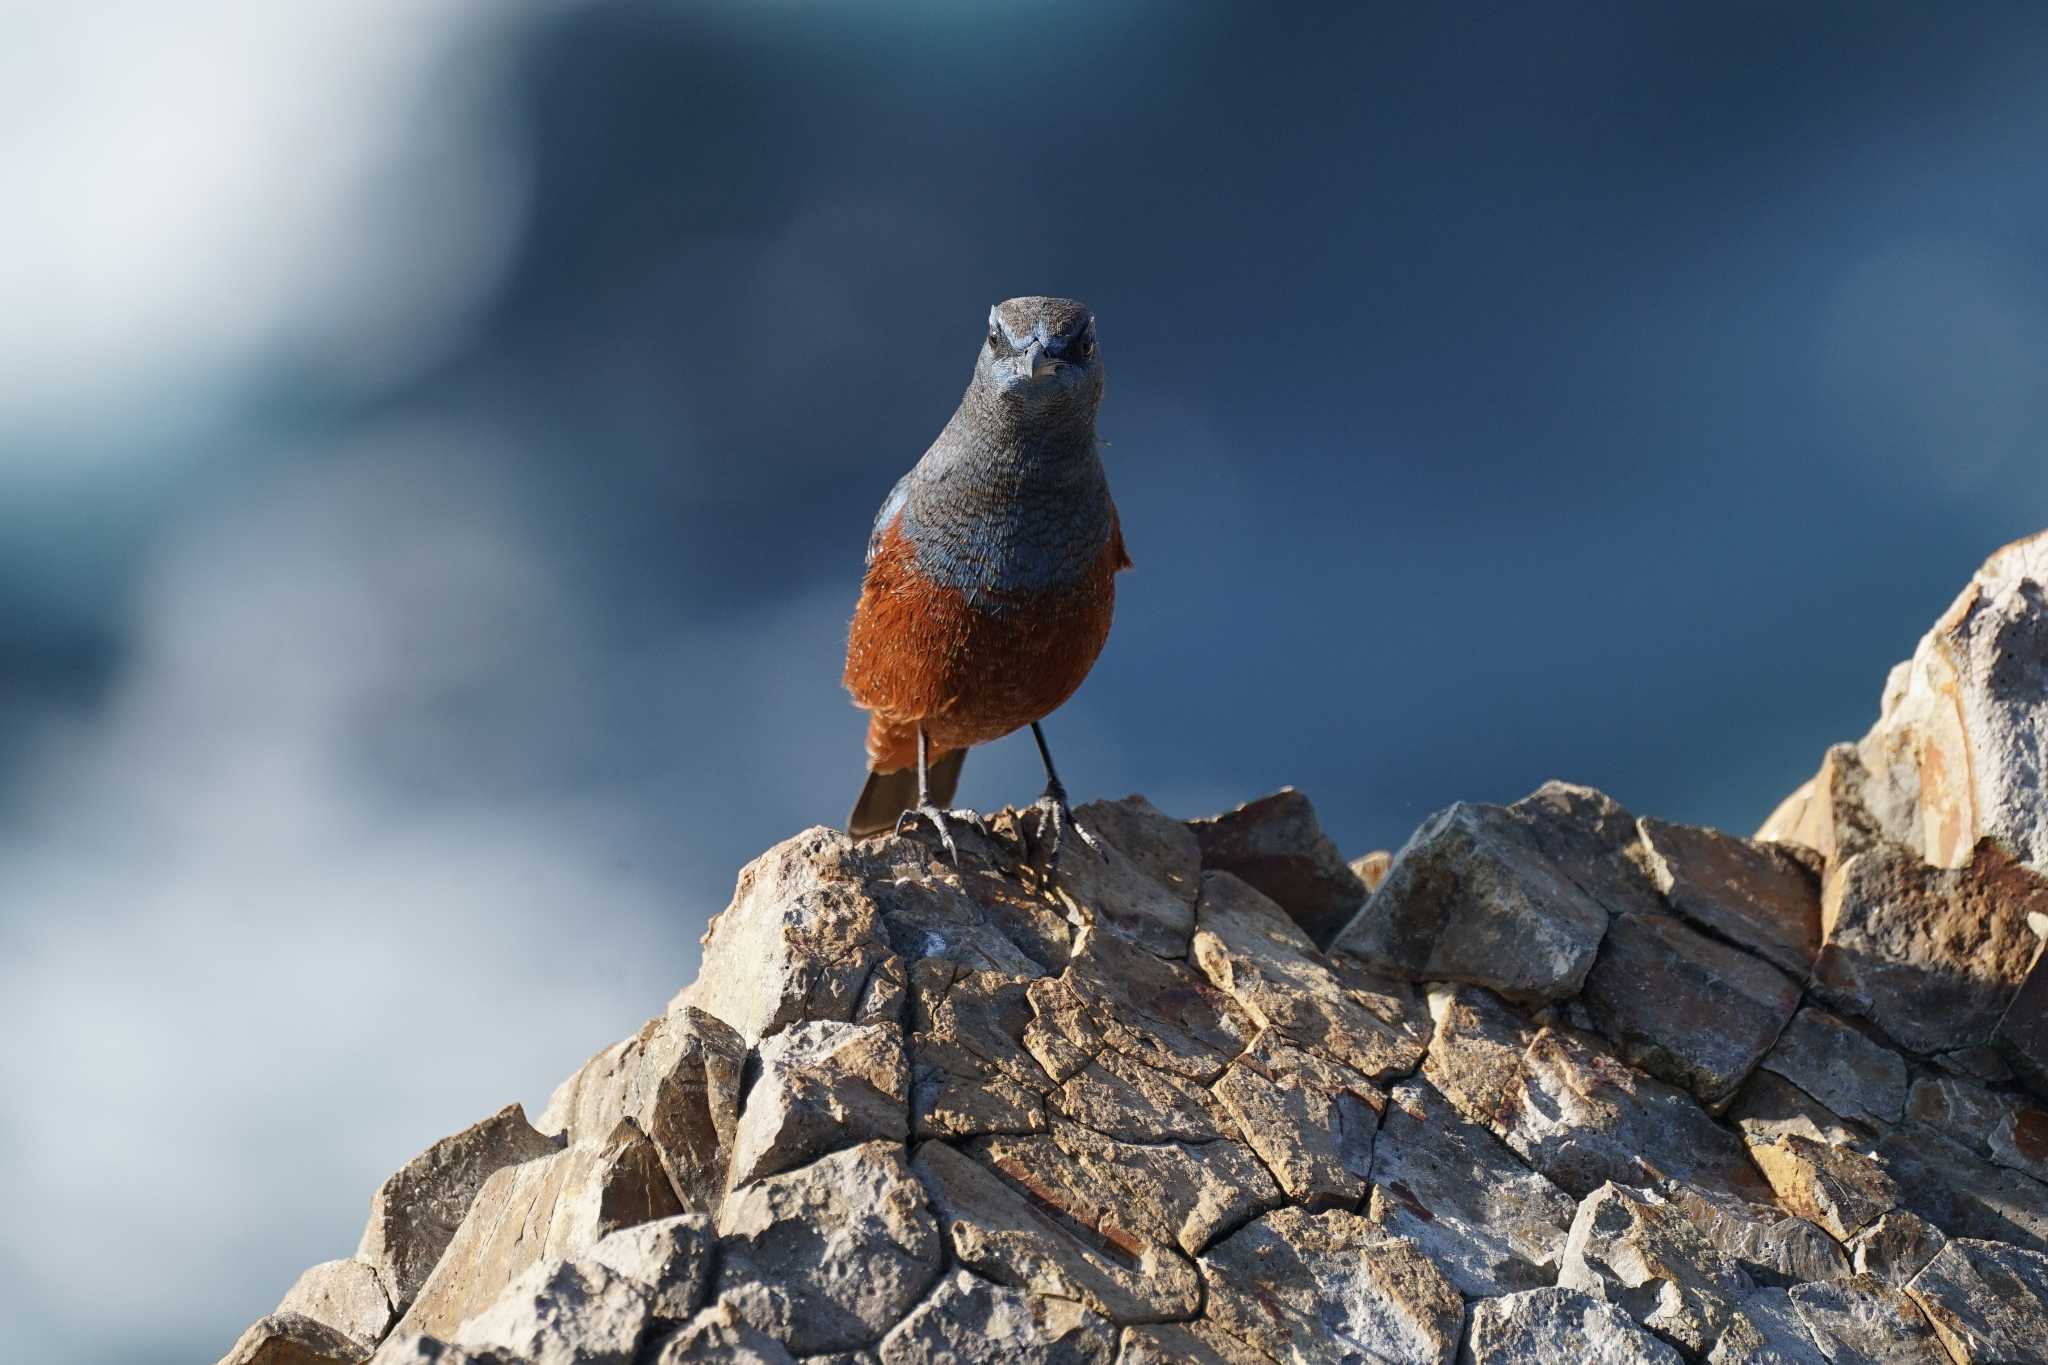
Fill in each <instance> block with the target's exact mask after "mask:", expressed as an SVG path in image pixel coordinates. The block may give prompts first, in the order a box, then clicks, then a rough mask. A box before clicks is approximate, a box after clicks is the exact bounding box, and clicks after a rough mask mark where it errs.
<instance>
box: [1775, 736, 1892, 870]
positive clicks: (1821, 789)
mask: <svg viewBox="0 0 2048 1365" xmlns="http://www.w3.org/2000/svg"><path fill="white" fill-rule="evenodd" d="M1915 818H1916V817H1915V816H1914V814H1913V812H1912V799H1911V797H1910V795H1908V796H1906V797H1905V798H1904V799H1903V800H1901V799H1900V798H1899V796H1898V795H1897V794H1894V793H1891V792H1888V791H1886V790H1885V789H1884V788H1883V786H1882V785H1881V784H1878V783H1874V782H1873V781H1872V778H1871V773H1870V770H1869V769H1868V768H1866V767H1865V766H1864V763H1863V756H1862V754H1860V753H1859V752H1858V751H1857V748H1856V746H1855V745H1853V744H1837V745H1834V746H1833V747H1832V748H1830V749H1829V750H1828V751H1827V753H1826V754H1825V755H1823V756H1822V758H1821V764H1820V772H1819V773H1817V774H1816V775H1815V776H1814V777H1813V778H1812V779H1811V780H1810V781H1808V782H1807V784H1806V785H1805V786H1803V787H1801V788H1800V789H1799V790H1798V791H1796V792H1794V793H1793V794H1792V795H1791V796H1788V797H1786V798H1785V801H1784V804H1782V805H1780V806H1779V807H1778V809H1777V810H1775V811H1773V812H1772V813H1771V816H1770V818H1769V819H1768V820H1766V821H1764V824H1763V827H1762V828H1761V829H1759V830H1758V831H1757V832H1756V837H1757V838H1758V839H1759V840H1765V841H1770V842H1777V843H1788V844H1797V845H1800V846H1802V847H1805V848H1808V849H1811V850H1813V851H1814V852H1815V853H1816V854H1818V855H1819V857H1820V859H1821V861H1822V862H1823V864H1825V865H1826V866H1828V867H1832V866H1834V865H1835V864H1836V863H1838V862H1840V861H1842V860H1843V859H1844V858H1848V857H1852V856H1854V855H1855V854H1858V853H1861V852H1863V851H1864V850H1865V849H1869V848H1874V847H1876V846H1878V845H1879V844H1883V843H1899V842H1901V841H1902V840H1903V841H1908V842H1910V835H1909V833H1908V831H1909V828H1910V826H1911V825H1912V823H1913V821H1914V819H1915Z"/></svg>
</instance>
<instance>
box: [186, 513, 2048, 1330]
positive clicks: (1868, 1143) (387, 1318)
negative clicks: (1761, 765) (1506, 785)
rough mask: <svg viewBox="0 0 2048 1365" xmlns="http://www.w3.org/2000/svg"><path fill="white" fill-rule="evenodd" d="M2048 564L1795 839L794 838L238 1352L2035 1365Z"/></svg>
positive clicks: (378, 1209) (1503, 831) (2046, 1114)
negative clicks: (544, 1078) (603, 1020)
mask: <svg viewBox="0 0 2048 1365" xmlns="http://www.w3.org/2000/svg"><path fill="white" fill-rule="evenodd" d="M2043 556H2044V550H2043V548H2042V544H2041V542H2035V543H2033V545H2032V546H2031V547H2030V546H2026V545H2023V546H2018V547H2014V548H2012V549H2009V550H2007V551H2004V552H2001V555H2000V556H1999V557H1997V558H1995V559H1994V560H1993V561H1992V564H1991V565H1989V566H1987V568H1986V570H1985V571H1984V573H1983V574H1980V575H1979V578H1978V580H1977V581H1976V582H1974V583H1973V584H1972V587H1971V589H1970V591H1969V592H1968V593H1966V594H1965V600H1964V601H1963V602H1962V603H1959V605H1958V608H1957V609H1956V610H1954V611H1952V612H1951V613H1950V614H1949V615H1948V616H1947V617H1945V618H1944V619H1943V622H1942V623H1941V624H1940V625H1939V626H1938V627H1937V629H1936V631H1935V632H1934V633H1933V634H1931V635H1930V636H1929V638H1928V641H1926V642H1923V644H1922V647H1921V651H1920V653H1919V654H1916V656H1915V661H1914V663H1913V664H1912V665H1910V666H1908V667H1907V669H1906V670H1905V672H1904V673H1902V674H1901V675H1900V676H1899V677H1898V678H1896V679H1895V681H1894V685H1893V687H1892V689H1891V690H1890V692H1888V694H1887V704H1886V710H1885V716H1884V718H1883V719H1882V720H1881V721H1880V723H1879V728H1878V730H1876V731H1873V736H1876V737H1878V738H1876V739H1866V740H1865V742H1864V743H1863V744H1862V745H1859V746H1843V747H1839V748H1837V749H1836V750H1833V751H1830V753H1829V755H1828V758H1827V761H1826V766H1824V768H1823V771H1822V774H1821V775H1820V776H1819V777H1817V778H1816V779H1815V782H1814V783H1812V784H1809V787H1808V788H1807V789H1805V790H1804V791H1803V792H1802V794H1800V795H1799V796H1797V797H1795V798H1794V799H1793V800H1792V801H1791V802H1789V803H1788V805H1787V807H1786V808H1785V809H1784V810H1782V811H1781V812H1780V813H1779V814H1778V815H1777V816H1774V817H1773V819H1772V821H1771V822H1770V823H1769V824H1768V825H1767V826H1766V830H1765V835H1766V836H1767V837H1761V838H1758V839H1753V840H1752V839H1742V838H1737V837H1735V836H1731V835H1727V834H1723V833H1719V832H1716V831H1712V830H1703V829H1695V828H1689V827H1686V826H1682V825H1676V824H1671V823H1667V822H1664V821H1660V820H1655V819H1647V818H1645V819H1638V818H1637V817H1636V816H1635V815H1633V814H1632V813H1630V812H1629V811H1628V810H1626V809H1625V808H1623V807H1622V806H1621V805H1620V804H1618V803H1617V802H1615V801H1614V800H1612V799H1610V798H1609V797H1607V796H1605V795H1603V794H1601V793H1599V792H1595V791H1592V790H1590V789H1587V788H1584V787H1576V786H1571V785H1568V784H1563V783H1552V784H1549V785H1547V786H1545V787H1544V788H1542V789H1540V790H1539V791H1537V792H1535V793H1533V794H1532V795H1530V796H1529V797H1527V798H1525V799H1523V800H1521V801H1518V802H1515V803H1514V804H1512V805H1507V806H1483V805H1458V806H1454V807H1452V808H1450V809H1449V810H1446V811H1444V812H1442V813H1440V814H1438V815H1436V816H1433V817H1431V818H1430V819H1429V820H1428V821H1426V822H1425V823H1424V824H1423V826H1422V827H1421V829H1420V830H1418V831H1417V833H1416V834H1415V836H1414V837H1413V838H1411V839H1410V840H1409V841H1408V843H1407V844H1406V845H1404V846H1403V847H1402V848H1401V849H1399V850H1398V851H1396V852H1394V853H1392V854H1372V855H1367V856H1365V857H1362V858H1359V859H1358V860H1356V862H1355V863H1352V864H1347V863H1346V862H1345V861H1344V858H1343V856H1342V854H1341V853H1340V852H1339V851H1338V849H1337V847H1336V845H1335V844H1334V843H1332V841H1331V840H1330V838H1329V836H1328V835H1327V834H1326V833H1325V832H1324V831H1323V829H1322V828H1321V826H1320V824H1319V822H1318V821H1317V819H1316V817H1315V813H1314V811H1313V808H1312V807H1311V806H1310V805H1309V803H1308V801H1307V799H1306V798H1305V797H1303V796H1301V795H1300V794H1299V793H1296V792H1292V791H1289V792H1282V793H1278V794H1276V795H1274V796H1272V797H1267V798H1262V799H1260V800H1257V801H1253V802H1250V803H1248V804H1247V805H1245V806H1243V807H1241V808H1239V809H1238V810H1235V811H1232V812H1229V813H1226V814H1223V815H1220V816H1217V817H1214V818H1212V819H1209V820H1200V821H1194V822H1191V823H1183V822H1181V821H1177V820H1174V819H1172V818H1170V817H1168V816H1166V815H1164V814H1162V813H1161V812H1159V811H1157V810H1156V809H1154V808H1153V807H1151V806H1150V805H1149V804H1147V803H1146V802H1144V801H1143V800H1141V799H1139V798H1127V799H1125V800H1123V801H1118V802H1114V803H1097V804H1095V805H1092V806H1088V807H1084V808H1083V809H1082V810H1081V811H1080V813H1079V814H1080V818H1081V819H1082V820H1083V821H1084V822H1087V823H1088V824H1089V825H1090V826H1091V828H1092V829H1093V830H1094V831H1095V832H1096V833H1097V834H1098V835H1099V836H1100V838H1101V839H1102V841H1103V843H1104V844H1105V846H1106V851H1105V855H1104V856H1103V857H1101V858H1096V857H1095V856H1093V855H1092V854H1091V853H1090V852H1089V851H1088V850H1087V849H1085V848H1082V847H1079V846H1078V845H1077V846H1075V847H1074V848H1071V849H1069V851H1068V854H1067V861H1066V863H1065V864H1063V865H1062V866H1061V867H1060V868H1059V869H1058V870H1057V872H1053V871H1049V870H1048V869H1047V868H1045V867H1044V866H1043V865H1042V864H1040V863H1038V862H1036V861H1033V858H1032V856H1031V854H1030V845H1029V843H1028V842H1027V841H1026V840H1025V839H1024V838H1023V837H1022V835H1021V833H1020V831H1019V829H1018V827H1017V823H1016V819H1015V817H1014V816H1013V815H1010V814H1008V813H1005V814H1003V815H1001V816H998V817H996V818H995V819H994V820H993V821H992V822H991V823H990V827H989V830H988V831H987V832H986V833H983V832H977V831H974V830H970V829H962V830H961V831H960V839H959V843H960V858H959V862H958V864H957V865H955V864H953V863H951V862H948V861H946V860H944V859H942V858H941V857H939V856H938V852H937V849H936V846H935V845H934V843H933V842H931V841H930V840H929V839H928V838H927V837H925V836H923V835H921V834H918V835H912V836H910V837H906V838H894V837H889V838H879V839H871V840H866V841H855V840H852V839H849V838H848V837H846V836H845V835H843V834H839V833H837V832H834V831H830V830H823V829H818V830H810V831H807V832H805V833H803V834H800V835H798V836H797V837H795V838H793V839H791V840H788V841H787V842H785V843H783V844H781V845H778V846H777V847H776V848H774V849H771V850H769V851H768V852H767V853H766V854H764V855H763V856H762V857H761V858H760V859H758V860H757V861H756V862H755V863H754V864H753V865H752V866H750V867H749V868H747V869H746V871H745V872H744V873H743V874H742V875H741V877H740V880H739V885H738V889H737V891H736V894H735V896H734V899H733V902H732V904H731V905H730V906H729V907H728V908H727V909H726V910H725V912H724V913H723V914H721V915H720V916H719V917H718V918H717V919H716V920H714V921H713V923H712V925H711V928H710V929H709V931H708V932H707V934H706V936H705V946H704V965H703V970H702V973H701V975H700V977H699V979H698V981H697V982H696V983H695V984H694V985H692V986H691V987H689V988H688V989H686V990H685V991H684V992H683V993H682V994H681V995H679V996H678V997H677V998H676V1000H675V1001H674V1002H672V1003H671V1004H670V1006H669V1007H668V1008H667V1009H666V1010H665V1011H663V1012H662V1013H661V1014H660V1015H659V1016H657V1017H656V1018H654V1019H652V1020H650V1021H649V1022H648V1023H647V1025H646V1026H645V1027H643V1028H642V1029H640V1030H639V1031H638V1032H636V1033H635V1034H634V1035H633V1036H632V1037H631V1038H628V1039H625V1040H623V1041H621V1042H619V1043H617V1044H615V1045H613V1046H611V1047H609V1048H606V1049H604V1050H603V1051H602V1052H600V1053H598V1054H597V1055H596V1056H595V1057H593V1058H592V1059H591V1060H590V1061H589V1062H588V1063H587V1064H586V1065H585V1066H584V1067H582V1068H581V1069H580V1070H579V1071H578V1072H577V1073H576V1074H575V1075H574V1076H571V1077H570V1078H568V1079H567V1080H566V1081H564V1082H563V1084H562V1085H561V1086H560V1087H558V1088H557V1090H556V1091H555V1093H554V1096H553V1097H552V1099H551V1100H550V1102H549V1103H548V1105H547V1107H546V1109H545V1110H544V1111H543V1112H542V1114H541V1117H540V1119H539V1121H538V1122H537V1123H533V1124H529V1123H528V1122H527V1121H526V1118H525V1116H524V1113H523V1112H522V1111H521V1110H519V1109H518V1107H517V1106H513V1107H510V1108H508V1109H506V1110H504V1111H502V1112H501V1113H499V1114H497V1115H495V1116H493V1117H492V1118H490V1119H488V1120H486V1121H484V1122H483V1123H480V1124H478V1125H477V1126H476V1127H474V1128H471V1129H468V1130H466V1131H464V1132H463V1133H460V1134H457V1135H455V1136H454V1137H451V1138H448V1139H445V1140H444V1141H442V1142H440V1143H436V1144H435V1145H434V1146H433V1147H431V1148H429V1149H428V1151H426V1152H424V1153H422V1154H421V1156H420V1157H418V1158H417V1159H415V1160H414V1161H413V1162H411V1163H408V1165H407V1166H406V1167H405V1168H404V1170H402V1171H401V1172H399V1174H398V1175H396V1176H394V1177H393V1178H392V1180H391V1181H389V1182H387V1184H386V1185H385V1187H384V1188H383V1189H382V1190H381V1191H379V1193H378V1195H377V1197H376V1199H375V1200H374V1201H373V1204H372V1213H371V1219H370V1226H369V1228H368V1229H367V1230H366V1231H365V1234H364V1237H363V1241H362V1244H361V1246H360V1248H359V1249H358V1251H357V1253H356V1254H355V1256H353V1257H351V1258H348V1259H344V1260H337V1261H329V1262H325V1263H323V1264H321V1265H318V1266H315V1267H313V1268H312V1269H310V1270H308V1271H307V1272H305V1274H304V1275H303V1276H301V1277H300V1278H299V1280H298V1282H297V1283H296V1284H294V1285H293V1286H292V1288H291V1290H290V1291H289V1293H288V1294H287V1295H286V1296H285V1299H284V1301H283V1302H282V1303H280V1304H279V1306H278V1310H277V1311H276V1312H275V1313H273V1314H271V1315H269V1316H267V1317H265V1318H263V1319H261V1320H260V1321H259V1322H257V1323H256V1324H255V1325H254V1326H252V1327H251V1328H250V1329H249V1331H248V1332H247V1333H246V1334H244V1336H243V1338H242V1339H241V1340H240V1341H239V1342H237V1343H236V1345H235V1347H234V1349H233V1351H232V1352H230V1354H229V1356H228V1357H227V1359H228V1360H230V1361H234V1362H238V1363H240V1365H257V1363H258V1362H299V1363H303V1365H359V1363H360V1362H362V1361H365V1360H374V1361H375V1362H377V1365H400V1363H401V1362H403V1363H404V1365H415V1363H417V1365H426V1362H443V1363H444V1365H543V1362H545V1363H547V1365H555V1363H557V1362H560V1363H563V1365H567V1363H568V1362H610V1363H612V1365H648V1363H650V1362H651V1363H652V1365H680V1363H681V1362H685V1361H759V1362H786V1361H795V1360H814V1361H831V1362H845V1363H846V1365H853V1363H854V1362H861V1363H863V1365H879V1363H886V1365H899V1363H904V1365H908V1363H910V1362H942V1361H971V1360H984V1359H1012V1358H1014V1359H1016V1360H1020V1361H1044V1362H1055V1361H1058V1362H1124V1363H1125V1365H1144V1363H1145V1362H1166V1361H1196V1362H1227V1363H1229V1365H1243V1363H1245V1362H1278V1361H1287V1362H1297V1361H1298V1362H1319V1361H1359V1362H1390V1363H1392V1365H1406V1363H1407V1362H1438V1363H1440V1365H1452V1362H1463V1361H1470V1362H1474V1363H1475V1365H1490V1363H1491V1362H1510V1361H1513V1362H1544V1361H1556V1362H1567V1361H1570V1362H1577V1361H1583V1360H1596V1361H1609V1362H1659V1363H1660V1365H1662V1363H1665V1362H1676V1361H1707V1362H1715V1363H1716V1365H1731V1363H1733V1362H1798V1363H1800V1365H1812V1363H1814V1362H1848V1361H1864V1360H1886V1361H1891V1360H1897V1361H1926V1362H1933V1363H1934V1365H1943V1363H1944V1362H1955V1363H1962V1362H1978V1361H1987V1362H1988V1361H2037V1362H2039V1361H2048V1052H2044V1050H2043V1048H2044V1033H2048V1023H2044V1021H2043V1017H2042V1016H2043V1012H2044V1008H2048V976H2044V970H2048V969H2044V967H2043V965H2042V956H2041V946H2040V940H2041V935H2042V933H2043V932H2044V931H2048V873H2044V868H2043V866H2042V854H2043V853H2044V852H2048V844H2044V843H2043V842H2042V840H2041V837H2040V836H2041V833H2042V831H2043V829H2044V828H2048V823H2044V811H2048V793H2044V790H2043V788H2042V785H2041V782H2040V780H2039V778H2040V774H2039V769H2038V766H2035V767H2033V768H2029V767H2028V766H2027V765H2028V763H2029V762H2034V763H2036V764H2038V755H2039V754H2040V752H2041V746H2042V744H2043V741H2044V739H2048V734H2044V729H2043V722H2044V712H2043V710H2042V709H2041V706H2040V705H2039V704H2038V703H2039V702H2040V700H2041V698H2040V695H2039V688H2038V686H2036V687H2035V694H2034V695H2033V696H2032V698H2031V699H2030V698H2029V696H2028V695H2027V688H2028V686H2030V685H2035V684H2038V682H2039V680H2040V678H2041V677H2042V676H2043V675H2042V672H2041V663H2042V660H2041V657H2040V650H2041V648H2042V647H2043V642H2044V641H2048V626H2044V624H2043V623H2044V622H2048V600H2044V598H2043V596H2042V594H2041V592H2040V591H2039V580H2040V577H2041V574H2040V570H2041V567H2042V563H2043ZM2028 649H2032V650H2034V651H2035V653H2034V654H2032V655H2027V654H2025V653H2024V651H2026V650H2028ZM2030 670H2031V671H2030ZM2029 680H2033V681H2032V683H2030V681H2029ZM1944 689H1945V690H1944ZM1937 699H1944V700H1943V704H1944V705H1946V706H1947V708H1948V709H1947V710H1942V709H1941V707H1940V706H1937V705H1936V704H1935V701H1936V700H1937ZM2029 746H2031V747H2029ZM2030 756H2031V757H2030ZM2030 774H2031V776H2030ZM1959 775H1961V776H1959ZM1964 777H1967V780H1963V778H1964ZM1909 778H1910V780H1909ZM1965 815H1966V817H1967V818H1965ZM1931 832H1932V833H1931ZM1936 834H1938V835H1939V838H1938V839H1937V838H1935V835H1936Z"/></svg>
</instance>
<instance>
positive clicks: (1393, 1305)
mask: <svg viewBox="0 0 2048 1365" xmlns="http://www.w3.org/2000/svg"><path fill="white" fill-rule="evenodd" d="M1202 1269H1203V1274H1204V1277H1205V1278H1206V1279H1207V1281H1208V1284H1209V1301H1208V1306H1207V1317H1208V1320H1209V1321H1210V1322H1211V1323H1213V1324H1214V1325H1215V1326H1216V1327H1218V1328H1220V1329H1221V1330H1223V1331H1224V1332H1227V1333H1228V1334H1230V1335H1231V1336H1233V1337H1236V1338H1237V1339H1238V1340H1239V1341H1241V1342H1243V1343H1245V1344H1246V1345H1247V1346H1250V1347H1252V1348H1253V1349H1255V1350H1257V1351H1260V1352H1262V1353H1264V1354H1265V1355H1267V1356H1269V1357H1271V1358H1272V1359H1273V1360H1275V1361H1283V1362H1304V1365H1305V1363H1306V1362H1311V1361H1345V1362H1350V1361H1356V1362H1368V1361H1370V1362H1391V1361H1402V1362H1414V1363H1415V1365H1450V1362H1451V1361H1452V1360H1453V1359H1454V1358H1455V1357H1456V1355H1457V1352H1458V1345H1459V1342H1460V1339H1461V1337H1462V1328H1463V1326H1464V1319H1465V1304H1464V1300H1462V1299H1461V1298H1459V1296H1458V1291H1457V1288H1456V1286H1454V1285H1453V1284H1452V1283H1451V1282H1450V1280H1448V1279H1447V1278H1445V1276H1444V1274H1443V1272H1442V1271H1440V1270H1438V1269H1437V1268H1436V1266H1435V1265H1433V1264H1432V1263H1431V1262H1430V1260H1429V1258H1428V1257H1427V1256H1425V1255H1423V1254H1422V1252H1421V1251H1420V1250H1419V1249H1418V1248H1417V1247H1416V1246H1415V1245H1414V1244H1413V1243H1412V1242H1409V1241H1407V1240H1405V1239H1403V1238H1400V1237H1396V1236H1393V1235H1392V1234H1390V1233H1388V1232H1387V1231H1385V1230H1384V1229H1382V1228H1381V1227H1379V1226H1378V1225H1377V1224H1375V1223H1371V1222H1368V1221H1367V1220H1365V1219H1363V1218H1360V1217H1358V1216H1357V1215H1356V1214H1352V1213H1346V1212H1344V1211H1342V1210H1340V1209H1332V1210H1329V1211H1327V1212H1324V1213H1314V1214H1312V1213H1307V1212H1304V1211H1303V1210H1301V1209H1281V1210H1279V1211H1278V1212H1275V1213H1269V1214H1267V1215H1265V1216H1264V1217H1262V1218H1259V1219H1258V1220H1256V1221H1254V1222H1252V1223H1248V1224H1246V1225H1245V1226H1244V1227H1243V1228H1241V1229H1239V1230H1238V1231H1237V1232H1235V1233H1232V1234H1231V1235H1230V1236H1229V1237H1227V1238H1225V1239H1224V1240H1223V1241H1221V1242H1219V1243H1217V1244H1216V1246H1214V1247H1212V1248H1211V1249H1210V1250H1209V1252H1208V1253H1207V1254H1206V1255H1204V1256H1203V1257H1202Z"/></svg>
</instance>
